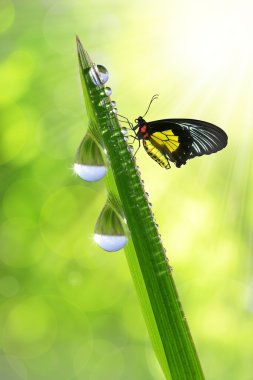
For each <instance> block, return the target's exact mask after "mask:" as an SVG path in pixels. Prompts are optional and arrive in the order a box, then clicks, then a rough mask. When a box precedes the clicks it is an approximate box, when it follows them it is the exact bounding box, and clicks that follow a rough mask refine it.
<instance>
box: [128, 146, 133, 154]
mask: <svg viewBox="0 0 253 380" xmlns="http://www.w3.org/2000/svg"><path fill="white" fill-rule="evenodd" d="M127 149H128V151H129V152H130V153H133V151H134V147H133V145H128V148H127Z"/></svg>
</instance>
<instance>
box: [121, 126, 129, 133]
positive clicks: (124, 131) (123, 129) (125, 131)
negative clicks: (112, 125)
mask: <svg viewBox="0 0 253 380" xmlns="http://www.w3.org/2000/svg"><path fill="white" fill-rule="evenodd" d="M127 132H128V129H127V128H126V127H122V128H121V133H122V134H123V135H126V134H127Z"/></svg>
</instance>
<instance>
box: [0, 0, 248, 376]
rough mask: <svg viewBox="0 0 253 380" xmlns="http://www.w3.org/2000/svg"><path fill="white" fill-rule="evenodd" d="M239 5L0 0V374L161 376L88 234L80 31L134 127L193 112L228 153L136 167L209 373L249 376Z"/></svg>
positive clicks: (115, 275) (116, 267)
mask: <svg viewBox="0 0 253 380" xmlns="http://www.w3.org/2000/svg"><path fill="white" fill-rule="evenodd" d="M252 11H253V6H252V3H251V2H249V1H246V0H241V1H236V0H235V1H228V0H225V1H223V2H222V3H221V1H220V0H219V1H217V0H212V1H211V0H206V1H200V0H192V1H187V0H179V1H177V2H173V1H171V0H156V1H147V0H146V1H142V0H137V1H132V0H129V1H128V2H119V1H116V0H105V1H91V0H83V1H78V0H72V1H71V2H70V1H67V0H64V1H53V0H22V1H21V0H20V1H19V0H16V1H11V0H1V3H0V12H1V13H0V36H1V63H0V107H1V115H0V123H1V130H0V133H1V139H0V164H1V183H0V188H1V209H0V210H1V225H0V237H1V245H0V260H1V261H0V268H1V276H0V297H1V298H0V299H1V303H0V347H1V351H0V378H1V379H3V380H53V379H54V380H55V379H61V380H100V379H103V380H105V379H106V380H107V379H108V380H109V379H110V380H111V379H113V380H114V379H115V380H116V379H117V380H118V379H119V380H129V379H138V380H144V379H145V380H151V379H155V380H162V379H163V375H162V373H161V371H160V369H159V367H158V364H157V362H156V359H155V357H154V354H153V351H152V347H151V344H150V342H149V338H148V336H147V332H146V328H145V325H144V321H143V317H142V315H141V311H140V307H139V304H138V300H137V297H136V294H135V290H134V289H133V284H132V281H131V278H130V275H129V271H128V267H127V263H126V260H125V257H124V252H123V251H120V252H116V253H111V254H105V253H104V252H102V251H101V249H99V248H98V247H96V246H95V244H94V242H93V240H92V234H93V228H94V225H95V223H96V220H97V217H98V215H99V213H100V211H101V209H102V207H103V204H104V202H105V200H106V192H105V187H104V184H103V181H102V182H99V183H94V184H89V183H84V182H82V181H81V180H80V179H79V178H77V177H76V176H74V175H73V172H72V164H73V158H74V155H75V151H76V149H77V147H78V145H79V143H80V141H81V139H82V137H83V135H84V133H85V130H86V127H87V116H86V114H85V110H84V107H83V98H82V92H81V85H80V80H79V73H78V65H77V57H76V50H75V33H78V34H79V36H80V38H81V40H82V42H83V44H84V46H85V47H86V49H87V50H88V51H89V53H90V55H91V57H92V59H93V60H94V61H95V62H97V63H100V64H103V65H105V66H106V67H107V68H108V69H109V72H110V81H109V85H110V86H111V87H112V89H113V99H114V100H116V101H117V105H118V109H119V112H120V113H121V114H123V115H126V116H127V117H128V118H130V119H131V120H133V119H134V118H136V117H137V116H139V115H141V114H143V113H144V112H145V109H146V107H147V104H148V102H149V100H150V98H151V96H152V95H153V94H155V93H159V95H160V98H159V100H158V101H156V102H155V103H154V104H153V105H152V109H151V110H150V112H149V115H148V116H147V120H154V119H158V118H166V117H191V118H200V119H204V120H207V121H210V122H212V123H214V124H217V125H219V126H221V127H222V128H223V129H224V130H226V132H227V133H228V135H229V145H228V147H227V148H226V149H225V150H224V151H222V152H220V153H218V154H216V155H213V156H210V157H202V158H196V159H194V160H192V161H191V162H188V163H187V165H186V166H185V167H183V168H181V169H180V170H179V169H176V168H174V167H173V168H172V169H171V170H169V171H166V170H164V169H162V168H160V167H159V166H158V165H157V164H156V163H155V162H153V161H152V160H151V159H150V158H149V157H148V156H147V154H146V153H145V152H143V151H141V152H138V155H137V161H138V165H139V166H140V168H141V171H142V178H143V179H144V180H145V184H146V191H148V192H149V194H150V201H151V202H152V204H153V211H154V213H155V216H156V219H157V222H158V224H159V226H160V232H161V234H162V238H163V241H164V245H165V247H167V254H168V257H169V259H170V263H171V265H172V267H173V268H174V277H175V280H176V284H177V286H178V290H179V294H180V296H181V300H182V304H183V307H184V309H185V313H186V316H187V319H188V321H189V324H190V328H191V332H192V335H193V337H194V340H195V343H196V346H197V350H198V352H199V356H200V359H201V362H202V364H203V367H204V371H205V373H206V376H207V379H209V380H218V379H222V380H224V379H229V380H238V379H240V380H252V379H253V367H252V357H253V344H252V342H253V315H252V313H253V273H252V272H253V261H252V254H253V252H252V224H253V223H252V214H253V204H252V191H253V186H252V185H253V183H252V180H253V170H252V163H251V161H250V160H251V158H252V149H253V142H252V141H253V140H252V138H253V132H252V130H253V128H252V125H253V121H252V104H253V75H252V74H253V69H252V67H253V48H252V36H253V27H252V20H251V15H252Z"/></svg>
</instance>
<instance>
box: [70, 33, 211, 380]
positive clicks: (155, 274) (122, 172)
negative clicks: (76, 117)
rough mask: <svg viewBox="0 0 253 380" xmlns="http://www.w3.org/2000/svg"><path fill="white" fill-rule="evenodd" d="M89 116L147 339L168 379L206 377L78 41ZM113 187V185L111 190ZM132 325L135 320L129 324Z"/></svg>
mask: <svg viewBox="0 0 253 380" xmlns="http://www.w3.org/2000/svg"><path fill="white" fill-rule="evenodd" d="M77 47H78V57H79V64H80V74H81V80H82V87H83V92H84V98H85V104H86V109H87V113H88V115H89V118H90V123H91V124H92V125H93V128H95V130H96V135H97V136H98V140H99V142H100V144H101V145H102V146H103V147H104V148H105V149H106V152H107V156H108V161H109V163H110V168H111V169H110V170H109V175H108V178H107V185H108V190H109V191H111V192H113V193H114V196H116V197H118V199H119V202H120V203H121V204H122V208H123V211H124V214H125V217H126V220H127V225H128V228H129V231H130V233H131V239H130V241H129V243H128V245H127V247H126V249H125V251H126V258H127V261H128V265H129V268H130V271H131V274H132V278H133V281H134V284H135V288H136V290H137V294H138V296H139V300H140V304H141V307H142V311H143V315H144V318H145V321H146V325H147V328H148V331H149V334H150V338H151V341H152V344H153V347H154V350H155V353H156V355H157V358H158V360H159V362H160V365H161V367H162V369H163V372H164V375H165V377H166V379H173V380H184V379H185V380H191V379H192V380H200V379H202V380H203V379H204V375H203V372H202V369H201V366H200V362H199V359H198V356H197V353H196V350H195V346H194V343H193V340H192V337H191V335H190V331H189V328H188V325H187V322H186V319H185V316H184V313H183V310H182V307H181V303H180V300H179V297H178V294H177V291H176V287H175V284H174V281H173V278H172V274H171V271H170V270H169V266H168V263H167V261H166V257H165V254H164V248H163V245H162V243H161V241H160V238H159V236H158V232H157V228H156V225H155V222H154V218H153V215H152V212H151V210H150V208H149V206H148V201H147V199H146V196H145V194H144V190H143V187H142V185H141V182H140V178H139V175H138V173H137V170H136V167H135V162H134V160H133V157H132V156H131V154H130V153H129V151H128V147H127V144H126V142H125V140H124V138H123V135H122V133H121V130H120V125H119V121H118V119H117V117H116V115H115V114H114V113H113V112H112V107H111V106H110V103H108V107H101V106H100V105H99V104H101V103H100V102H101V100H103V99H104V98H105V95H104V94H103V88H104V86H103V85H95V84H94V83H93V82H92V80H91V78H90V75H89V70H90V68H91V67H93V63H92V61H91V59H90V57H89V56H88V54H87V52H86V51H85V50H84V48H83V47H82V45H81V43H80V41H79V39H77ZM115 185H116V186H115ZM133 323H134V321H133Z"/></svg>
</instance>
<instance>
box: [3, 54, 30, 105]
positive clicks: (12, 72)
mask: <svg viewBox="0 0 253 380" xmlns="http://www.w3.org/2000/svg"><path fill="white" fill-rule="evenodd" d="M35 67H36V59H35V55H34V54H33V52H32V51H29V50H25V49H23V50H16V51H14V52H13V53H11V54H10V55H9V56H8V57H7V59H6V60H5V61H3V62H2V64H1V65H0V83H1V88H4V91H1V92H0V104H2V105H8V104H13V103H15V101H17V100H18V99H19V98H20V97H21V96H23V95H24V94H25V93H26V92H27V91H28V90H29V87H30V84H31V80H32V78H33V75H34V70H35Z"/></svg>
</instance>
